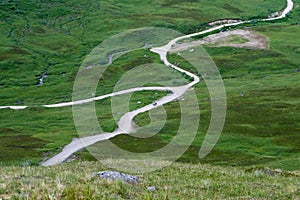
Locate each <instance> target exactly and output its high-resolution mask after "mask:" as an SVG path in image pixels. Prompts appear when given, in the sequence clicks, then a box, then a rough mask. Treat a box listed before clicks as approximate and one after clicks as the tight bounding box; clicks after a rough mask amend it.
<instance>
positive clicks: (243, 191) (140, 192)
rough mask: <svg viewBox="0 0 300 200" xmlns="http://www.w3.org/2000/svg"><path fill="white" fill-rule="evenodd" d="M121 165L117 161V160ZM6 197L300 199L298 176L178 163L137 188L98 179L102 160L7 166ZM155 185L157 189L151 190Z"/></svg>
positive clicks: (0, 184)
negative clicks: (95, 173)
mask: <svg viewBox="0 0 300 200" xmlns="http://www.w3.org/2000/svg"><path fill="white" fill-rule="evenodd" d="M116 162H118V161H116ZM1 170H2V173H3V174H4V176H1V178H0V198H4V199H70V200H71V199H299V197H300V189H299V188H300V185H299V183H300V182H299V173H298V172H293V173H290V172H285V171H284V172H280V171H276V170H270V169H246V168H239V167H234V168H233V167H216V166H211V165H200V164H179V163H176V164H173V165H172V166H170V167H168V168H165V169H162V170H160V171H156V172H153V173H145V174H137V176H138V178H139V184H138V185H129V184H126V183H123V182H120V181H111V180H104V179H100V178H97V177H94V176H93V175H92V174H93V172H99V171H103V170H105V167H104V166H102V165H101V163H98V162H89V163H86V162H83V163H75V164H64V165H61V166H57V167H50V168H41V167H23V168H21V167H3V168H2V169H1ZM149 186H155V187H156V191H147V187H149Z"/></svg>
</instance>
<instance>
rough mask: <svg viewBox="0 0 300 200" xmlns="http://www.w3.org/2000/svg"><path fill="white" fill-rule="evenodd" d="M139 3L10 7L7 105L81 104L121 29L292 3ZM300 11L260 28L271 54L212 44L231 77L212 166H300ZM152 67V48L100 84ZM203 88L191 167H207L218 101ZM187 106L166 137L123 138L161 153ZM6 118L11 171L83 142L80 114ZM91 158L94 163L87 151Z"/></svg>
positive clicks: (174, 110) (5, 6)
mask: <svg viewBox="0 0 300 200" xmlns="http://www.w3.org/2000/svg"><path fill="white" fill-rule="evenodd" d="M295 2H296V5H295V6H296V7H297V5H298V6H299V4H298V2H297V1H295ZM134 3H135V5H134V6H133V5H132V2H131V3H129V2H127V1H114V2H110V1H105V2H102V3H101V4H98V1H89V2H88V3H87V2H81V1H80V2H79V1H68V2H67V3H64V2H61V1H58V0H57V1H52V2H50V3H44V2H37V1H26V2H20V1H18V2H17V1H2V2H1V4H0V5H1V11H3V12H1V15H0V17H1V18H0V19H1V20H0V29H1V33H3V35H5V37H1V38H0V41H1V42H0V44H1V46H0V52H1V54H0V68H1V72H0V90H1V93H0V105H8V104H9V105H40V104H42V103H57V102H64V101H69V100H71V96H72V89H73V81H74V79H75V77H76V72H77V70H78V68H79V66H80V64H81V62H82V61H83V60H84V57H85V55H87V54H88V53H89V52H90V51H91V50H92V49H93V48H94V47H95V46H97V45H98V44H99V43H100V42H101V41H103V40H104V39H107V38H108V37H109V36H111V35H113V34H115V33H117V32H121V31H123V30H127V29H129V28H137V27H141V26H160V27H171V28H174V29H176V30H180V31H182V32H184V33H188V32H195V31H197V30H198V29H202V28H203V27H204V24H205V23H206V22H210V21H214V20H217V19H219V18H221V19H222V18H242V19H246V18H251V17H266V16H267V15H268V14H269V13H272V12H274V11H277V10H280V9H282V8H283V7H284V6H285V1H282V0H280V1H279V0H272V1H262V0H257V1H251V2H246V1H244V2H241V1H201V2H200V1H180V2H179V1H165V2H161V1H155V2H151V3H149V2H148V1H142V2H140V1H135V2H134ZM141 8H143V9H141ZM237 8H238V9H237ZM178 12H180V13H181V15H180V16H178ZM201 13H202V14H201ZM298 13H299V8H296V9H295V11H293V13H292V14H291V15H290V17H289V18H288V19H285V20H281V21H279V22H276V23H259V24H256V26H255V24H254V26H252V27H251V28H252V29H254V30H255V31H257V32H259V33H261V34H264V35H265V36H267V37H268V38H269V40H270V50H246V49H235V48H229V47H222V48H209V47H207V50H208V52H209V53H210V54H211V55H212V57H213V59H214V61H215V62H216V64H217V66H218V67H219V68H220V71H221V74H222V76H223V78H224V81H225V85H226V89H227V93H228V102H229V105H228V118H227V121H226V124H225V129H224V133H223V135H222V138H221V140H220V142H219V143H218V145H217V147H216V149H215V150H214V151H213V152H212V154H211V155H210V156H209V157H207V158H206V160H205V162H210V163H215V164H227V165H228V164H229V165H270V166H276V167H280V168H285V169H291V170H292V169H299V159H298V157H299V147H298V146H299V145H298V144H299V134H298V133H299V123H298V119H299V114H298V113H299V112H297V111H298V110H299V98H298V97H299V95H298V91H299V86H298V85H299V84H298V83H299V81H298V80H299V73H296V70H297V69H298V68H299V66H300V63H299V60H300V59H299V52H298V50H299V45H300V41H299V37H298V33H299V31H300V30H299V26H298V24H299V14H298ZM183 16H184V18H183ZM145 54H146V55H147V58H145V57H144V55H145ZM126 56H127V57H126ZM128 57H130V58H131V59H128ZM171 60H172V61H174V62H181V63H182V67H186V68H188V66H185V65H184V62H183V61H181V60H180V58H178V57H176V55H171ZM149 62H153V63H158V62H159V59H158V56H157V55H154V54H151V53H149V52H147V50H140V51H135V52H132V53H130V54H128V55H125V56H124V57H121V58H119V60H117V61H116V63H114V64H115V65H114V64H113V65H112V66H113V70H108V71H107V75H106V76H104V77H107V79H106V82H105V84H104V85H100V86H101V91H100V90H99V91H98V93H99V94H100V93H109V92H111V91H112V88H111V86H112V85H114V83H115V82H116V81H117V79H118V78H119V77H121V76H122V74H123V73H125V72H126V70H128V69H129V68H130V67H133V66H135V65H140V64H143V63H149ZM116 69H117V70H116ZM191 70H192V69H191ZM43 72H46V73H47V75H48V77H47V78H46V79H45V83H44V85H42V86H37V85H36V84H37V83H38V79H39V77H40V76H41V74H42V73H43ZM117 72H120V73H117ZM104 86H106V87H104ZM196 91H197V93H198V94H199V99H200V102H201V103H200V106H201V110H202V115H201V119H202V120H201V122H200V123H201V128H200V130H199V137H198V138H196V140H195V141H194V143H193V145H192V146H191V148H190V149H189V151H188V152H187V153H186V154H185V155H184V156H183V157H182V159H181V161H188V162H190V161H194V162H198V157H197V153H198V150H199V147H200V145H201V142H202V139H203V135H204V134H205V133H206V129H207V126H208V121H209V118H210V114H209V111H210V108H209V106H210V104H209V101H208V98H209V96H208V94H207V91H206V89H205V87H204V85H199V86H198V87H197V88H196ZM154 94H155V93H154V92H153V93H151V92H149V93H142V94H141V95H139V94H136V95H137V96H135V97H133V98H132V99H131V100H132V101H131V107H130V108H132V109H134V108H135V107H136V106H141V105H137V104H136V102H138V101H142V102H143V103H144V104H145V103H147V102H149V103H151V102H152V101H153V100H155V98H156V96H155V95H154ZM241 94H243V95H241ZM159 95H163V94H159ZM96 106H97V111H98V118H99V121H100V123H101V125H102V126H103V129H104V130H105V131H112V130H113V129H114V127H115V121H114V120H113V118H112V115H113V113H111V110H110V99H106V100H103V101H99V102H97V103H96ZM178 108H179V106H178V105H177V102H174V103H172V104H170V105H167V106H166V110H167V111H168V117H169V120H168V121H167V123H166V126H165V128H164V129H163V130H162V131H161V133H160V134H158V135H157V136H155V137H153V138H150V139H149V140H147V139H144V140H137V141H132V139H131V138H130V137H126V136H119V137H117V138H114V139H113V141H114V142H115V143H116V144H118V145H119V146H122V147H123V148H125V149H128V150H132V151H139V150H141V147H143V149H142V150H143V151H151V150H154V149H155V148H158V147H161V146H164V145H165V144H166V143H167V142H168V141H169V140H170V139H172V137H173V134H175V133H176V130H177V129H176V128H177V125H178V122H179V117H180V115H179V110H178ZM0 118H1V123H0V144H1V145H0V148H1V149H0V150H1V151H0V152H1V153H0V160H1V163H2V165H8V164H20V165H22V164H24V163H25V164H28V163H29V164H38V163H39V161H40V160H41V159H42V157H43V153H46V156H49V155H48V152H52V153H55V152H58V151H60V150H61V148H62V147H63V146H64V145H66V144H67V143H69V142H70V141H71V140H72V138H74V137H77V135H76V130H75V127H74V124H73V120H72V110H71V108H60V109H46V108H35V107H33V108H29V109H26V110H22V111H12V110H8V109H5V110H0ZM137 121H138V123H140V124H147V122H149V118H148V117H147V114H145V115H141V116H139V117H138V118H137ZM128 144H130V146H129V145H128ZM149 144H151V145H149ZM147 145H148V146H147ZM82 157H87V158H90V157H89V156H88V155H87V154H86V153H82Z"/></svg>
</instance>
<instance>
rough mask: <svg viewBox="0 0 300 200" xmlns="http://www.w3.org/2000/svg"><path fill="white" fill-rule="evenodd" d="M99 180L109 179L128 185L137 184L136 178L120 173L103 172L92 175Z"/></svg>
mask: <svg viewBox="0 0 300 200" xmlns="http://www.w3.org/2000/svg"><path fill="white" fill-rule="evenodd" d="M94 174H95V175H96V176H98V177H99V178H104V179H110V180H121V181H123V182H126V183H130V184H138V182H139V181H138V178H137V177H136V176H132V175H128V174H124V173H121V172H113V171H103V172H95V173H94Z"/></svg>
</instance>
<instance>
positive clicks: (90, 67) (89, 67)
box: [85, 65, 93, 69]
mask: <svg viewBox="0 0 300 200" xmlns="http://www.w3.org/2000/svg"><path fill="white" fill-rule="evenodd" d="M85 68H86V69H92V68H93V66H91V65H90V66H86V67H85Z"/></svg>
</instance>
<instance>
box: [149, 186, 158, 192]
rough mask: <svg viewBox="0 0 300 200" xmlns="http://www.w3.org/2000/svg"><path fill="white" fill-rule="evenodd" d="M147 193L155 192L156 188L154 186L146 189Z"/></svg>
mask: <svg viewBox="0 0 300 200" xmlns="http://www.w3.org/2000/svg"><path fill="white" fill-rule="evenodd" d="M147 190H148V191H152V192H153V191H156V187H155V186H151V187H147Z"/></svg>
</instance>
